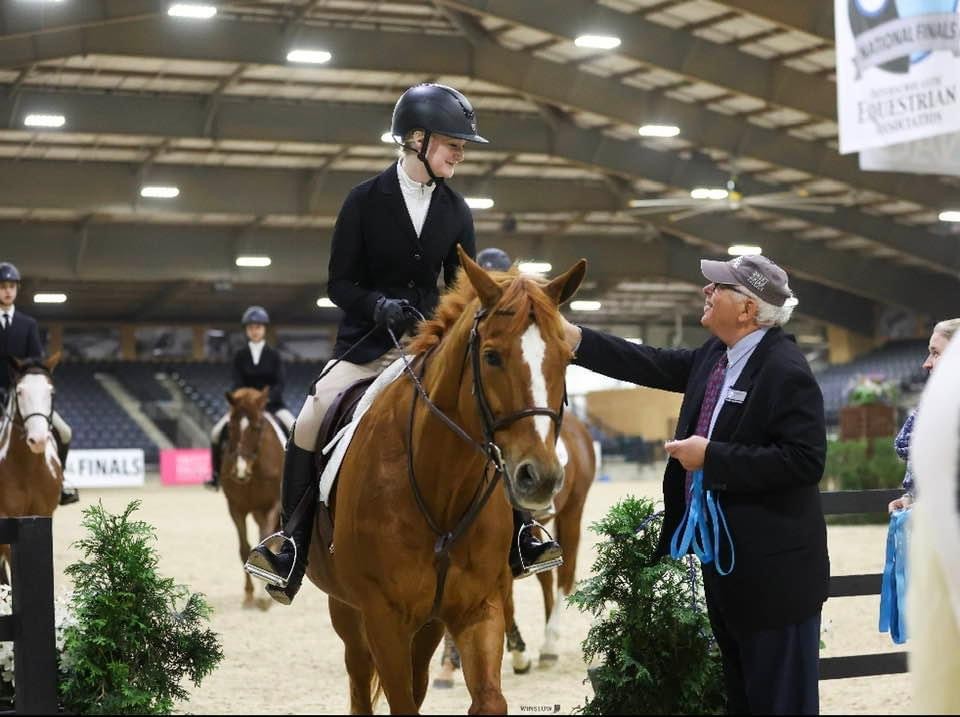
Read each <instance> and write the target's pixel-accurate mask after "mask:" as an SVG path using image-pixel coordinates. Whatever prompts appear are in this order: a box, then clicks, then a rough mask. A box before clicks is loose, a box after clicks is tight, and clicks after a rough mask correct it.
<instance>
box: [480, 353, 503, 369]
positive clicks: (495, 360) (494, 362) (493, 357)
mask: <svg viewBox="0 0 960 717" xmlns="http://www.w3.org/2000/svg"><path fill="white" fill-rule="evenodd" d="M483 358H484V360H485V361H486V362H487V363H488V364H490V365H491V366H503V359H502V358H501V357H500V354H499V353H497V352H496V351H484V352H483Z"/></svg>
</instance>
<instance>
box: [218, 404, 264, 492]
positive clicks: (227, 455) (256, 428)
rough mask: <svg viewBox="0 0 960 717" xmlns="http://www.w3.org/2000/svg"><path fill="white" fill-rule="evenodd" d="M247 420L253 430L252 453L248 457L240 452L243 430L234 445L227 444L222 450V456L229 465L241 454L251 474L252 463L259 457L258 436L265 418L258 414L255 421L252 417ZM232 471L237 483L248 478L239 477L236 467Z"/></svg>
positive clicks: (261, 431)
mask: <svg viewBox="0 0 960 717" xmlns="http://www.w3.org/2000/svg"><path fill="white" fill-rule="evenodd" d="M241 420H242V419H241ZM248 420H249V424H250V426H251V429H252V430H253V432H254V433H253V435H254V444H253V453H252V454H251V455H250V456H249V457H247V456H243V455H242V453H241V452H240V446H241V445H242V443H243V431H241V432H240V435H239V436H237V445H236V447H235V448H231V446H230V445H229V444H228V445H227V448H226V450H225V451H224V452H223V457H224V460H226V461H227V462H228V465H229V464H230V463H233V464H236V461H237V459H238V458H240V457H241V456H242V457H243V458H245V459H246V460H247V462H248V463H249V464H250V469H249V470H250V474H251V475H252V474H253V467H254V465H256V463H257V459H258V458H259V457H260V442H261V441H260V438H261V436H262V434H263V424H264V423H266V421H267V419H266V418H265V417H264V416H263V415H262V414H261V415H260V416H258V420H256V421H254V420H252V419H248ZM238 423H239V422H238ZM254 424H255V425H254ZM233 473H234V475H233V480H235V481H236V482H238V483H246V482H247V481H249V480H250V479H249V478H247V479H246V480H243V479H241V478H240V476H239V475H237V472H236V469H234V472H233Z"/></svg>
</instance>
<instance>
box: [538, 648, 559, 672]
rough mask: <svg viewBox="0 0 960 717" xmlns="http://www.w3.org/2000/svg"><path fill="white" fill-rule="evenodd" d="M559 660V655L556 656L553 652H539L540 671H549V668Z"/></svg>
mask: <svg viewBox="0 0 960 717" xmlns="http://www.w3.org/2000/svg"><path fill="white" fill-rule="evenodd" d="M559 659H560V655H557V654H556V653H553V652H541V653H540V665H539V667H540V669H541V670H549V669H550V668H551V667H553V666H554V665H556V664H557V661H558V660H559Z"/></svg>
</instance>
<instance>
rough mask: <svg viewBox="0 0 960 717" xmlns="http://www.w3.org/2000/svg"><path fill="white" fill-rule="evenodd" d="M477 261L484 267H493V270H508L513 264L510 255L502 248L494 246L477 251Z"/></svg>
mask: <svg viewBox="0 0 960 717" xmlns="http://www.w3.org/2000/svg"><path fill="white" fill-rule="evenodd" d="M477 263H478V264H479V265H480V266H481V267H483V268H484V269H493V270H494V271H508V270H509V269H510V267H511V266H512V265H513V262H512V261H511V260H510V255H509V254H507V252H505V251H504V250H503V249H497V248H496V247H494V246H491V247H487V248H486V249H484V250H483V251H481V252H479V253H478V254H477Z"/></svg>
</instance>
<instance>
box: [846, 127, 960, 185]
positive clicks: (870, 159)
mask: <svg viewBox="0 0 960 717" xmlns="http://www.w3.org/2000/svg"><path fill="white" fill-rule="evenodd" d="M860 169H862V170H864V171H870V172H912V173H913V174H951V175H953V176H955V177H960V132H949V133H947V134H941V135H938V136H936V137H929V138H927V139H917V140H914V141H913V142H902V143H901V144H891V145H890V146H889V147H878V148H876V149H865V150H863V151H862V152H860Z"/></svg>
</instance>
